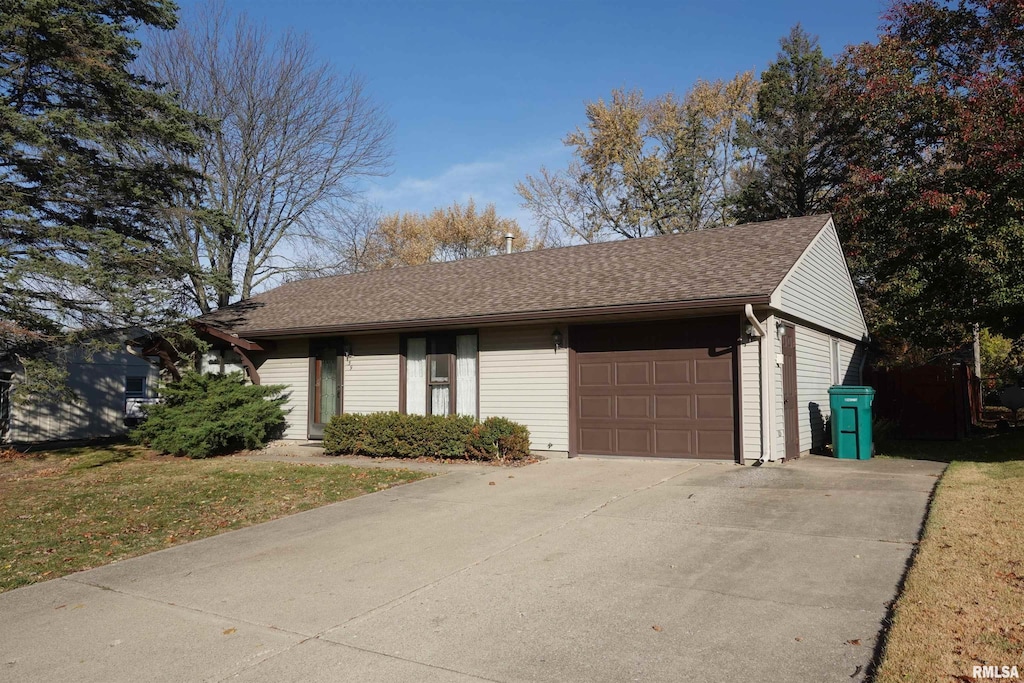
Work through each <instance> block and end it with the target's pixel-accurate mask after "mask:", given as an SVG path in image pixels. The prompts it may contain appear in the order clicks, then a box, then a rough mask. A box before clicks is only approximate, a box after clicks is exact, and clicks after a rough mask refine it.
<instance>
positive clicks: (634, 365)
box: [615, 361, 651, 387]
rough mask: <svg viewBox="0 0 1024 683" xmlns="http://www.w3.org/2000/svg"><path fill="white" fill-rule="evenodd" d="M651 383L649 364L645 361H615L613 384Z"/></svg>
mask: <svg viewBox="0 0 1024 683" xmlns="http://www.w3.org/2000/svg"><path fill="white" fill-rule="evenodd" d="M650 383H651V364H650V363H649V362H647V361H639V362H636V361H634V362H626V363H621V362H617V363H615V386H620V387H621V386H631V385H639V386H648V385H650Z"/></svg>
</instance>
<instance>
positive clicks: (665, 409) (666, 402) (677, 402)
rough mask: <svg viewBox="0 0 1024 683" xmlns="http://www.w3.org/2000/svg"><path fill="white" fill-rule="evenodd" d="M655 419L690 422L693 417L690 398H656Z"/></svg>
mask: <svg viewBox="0 0 1024 683" xmlns="http://www.w3.org/2000/svg"><path fill="white" fill-rule="evenodd" d="M654 417H656V418H658V419H668V420H689V419H691V418H692V417H693V398H692V397H690V396H655V397H654Z"/></svg>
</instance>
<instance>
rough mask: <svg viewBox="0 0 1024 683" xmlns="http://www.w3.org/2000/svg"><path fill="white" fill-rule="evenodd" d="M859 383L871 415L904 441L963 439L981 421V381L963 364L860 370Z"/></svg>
mask: <svg viewBox="0 0 1024 683" xmlns="http://www.w3.org/2000/svg"><path fill="white" fill-rule="evenodd" d="M864 381H865V383H866V384H868V385H869V386H872V387H874V389H875V401H874V404H873V405H872V413H873V415H874V417H875V418H876V419H879V418H881V419H885V420H891V421H892V422H894V423H895V424H896V428H897V433H898V435H899V436H900V437H902V438H905V439H934V440H945V441H953V440H956V439H962V438H964V437H965V436H966V435H967V433H968V432H969V431H970V429H971V427H972V426H974V425H976V424H978V422H979V421H980V419H981V382H980V381H979V380H978V378H977V377H975V376H974V372H973V371H972V370H971V368H970V366H968V365H966V364H964V363H958V364H955V365H923V366H920V367H916V368H887V369H882V370H865V372H864Z"/></svg>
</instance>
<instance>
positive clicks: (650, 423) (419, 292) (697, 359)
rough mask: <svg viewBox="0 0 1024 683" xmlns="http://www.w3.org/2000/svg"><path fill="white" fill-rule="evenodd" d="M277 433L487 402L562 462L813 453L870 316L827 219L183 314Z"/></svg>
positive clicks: (482, 407) (339, 280)
mask: <svg viewBox="0 0 1024 683" xmlns="http://www.w3.org/2000/svg"><path fill="white" fill-rule="evenodd" d="M196 323H197V325H198V327H199V328H200V330H201V331H203V332H204V333H205V334H206V335H207V336H208V338H210V339H211V340H213V341H215V343H216V344H217V345H219V346H220V347H221V348H223V349H226V350H231V351H233V352H234V353H236V354H238V357H239V358H240V360H241V363H242V364H243V365H244V366H245V367H246V369H247V372H248V373H249V376H250V378H251V379H252V380H253V381H256V382H259V381H264V382H268V383H274V384H286V385H289V386H290V387H291V389H290V391H289V405H290V408H291V412H290V414H289V417H288V420H289V425H288V430H287V433H286V436H287V438H291V439H316V438H319V435H320V434H321V433H322V429H323V425H324V424H325V423H326V422H327V421H328V420H329V419H330V417H331V416H332V415H335V414H338V413H341V412H361V413H365V412H374V411H380V410H397V411H403V412H419V413H455V412H457V413H463V414H470V415H473V416H475V417H478V418H481V419H482V418H485V417H488V416H491V415H501V416H504V417H509V418H511V419H513V420H516V421H519V422H522V423H524V424H526V425H527V426H528V427H529V428H530V431H531V435H532V440H533V448H534V449H535V450H537V451H543V452H547V453H567V454H570V455H622V456H638V457H694V458H706V459H720V460H722V459H724V460H734V461H738V462H751V461H753V460H758V459H766V460H775V459H781V458H783V457H789V458H793V457H797V456H798V455H799V454H800V453H803V452H807V451H811V450H817V449H820V448H822V447H823V446H824V444H825V440H826V432H825V429H824V424H825V421H826V420H827V419H828V394H827V391H828V387H829V386H831V385H832V384H843V383H846V384H850V383H857V382H859V381H860V371H861V367H862V365H863V360H864V348H865V341H866V339H867V329H866V326H865V323H864V317H863V315H862V313H861V310H860V306H859V304H858V301H857V296H856V293H855V291H854V287H853V283H852V281H851V279H850V275H849V272H848V270H847V267H846V261H845V259H844V257H843V254H842V250H841V249H840V245H839V240H838V238H837V236H836V232H835V227H834V225H833V223H832V220H831V218H830V217H829V216H809V217H804V218H794V219H785V220H779V221H769V222H765V223H757V224H748V225H742V226H736V227H731V228H719V229H714V230H706V231H702V232H696V233H687V234H682V235H668V236H663V237H651V238H645V239H635V240H625V241H619V242H606V243H601V244H592V245H581V246H575V247H564V248H558V249H547V250H539V251H532V252H521V253H515V254H506V255H500V256H493V257H487V258H481V259H474V260H468V261H460V262H452V263H436V264H427V265H423V266H414V267H406V268H398V269H394V270H387V271H375V272H370V273H361V274H356V275H345V276H336V277H325V278H318V279H312V280H304V281H299V282H294V283H289V284H286V285H282V286H281V287H278V288H276V289H273V290H270V291H268V292H265V293H264V294H261V295H258V296H255V297H253V298H251V299H249V300H246V301H242V302H239V303H237V304H234V305H232V306H229V307H227V308H225V309H222V310H220V311H217V312H215V313H212V314H210V315H207V316H203V317H202V318H200V319H198V320H197V321H196Z"/></svg>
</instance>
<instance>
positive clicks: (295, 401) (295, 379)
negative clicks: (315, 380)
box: [259, 339, 309, 439]
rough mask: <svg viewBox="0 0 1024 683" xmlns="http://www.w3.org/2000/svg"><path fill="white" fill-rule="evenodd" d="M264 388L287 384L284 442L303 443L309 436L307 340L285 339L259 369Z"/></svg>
mask: <svg viewBox="0 0 1024 683" xmlns="http://www.w3.org/2000/svg"><path fill="white" fill-rule="evenodd" d="M259 373H260V381H261V383H263V384H286V385H288V389H287V390H286V391H285V394H286V395H287V397H288V401H287V403H286V404H285V406H284V408H285V410H288V411H289V412H288V414H287V416H286V418H285V419H286V420H287V422H288V426H287V428H286V429H285V433H284V438H286V439H305V438H307V436H308V423H307V419H308V412H307V406H308V404H309V342H308V340H306V339H284V340H280V341H278V342H277V347H276V348H275V349H274V351H272V352H271V354H270V357H269V358H267V359H265V360H264V361H263V362H262V363H261V364H260V366H259Z"/></svg>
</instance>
